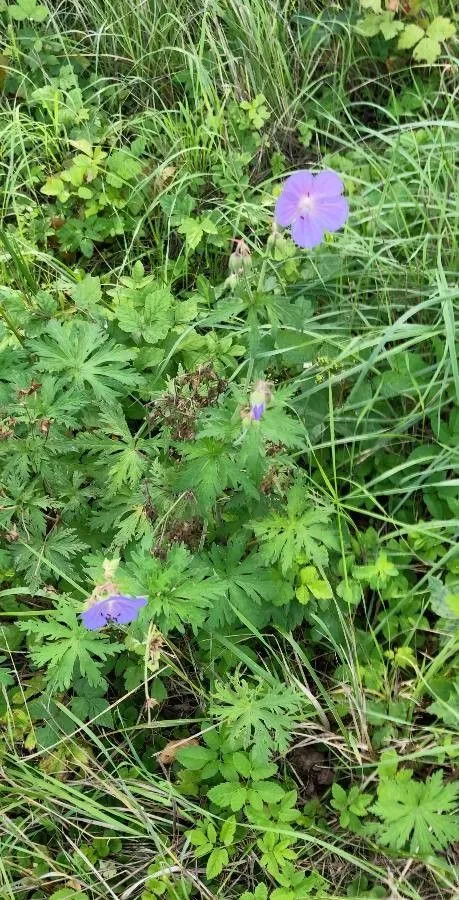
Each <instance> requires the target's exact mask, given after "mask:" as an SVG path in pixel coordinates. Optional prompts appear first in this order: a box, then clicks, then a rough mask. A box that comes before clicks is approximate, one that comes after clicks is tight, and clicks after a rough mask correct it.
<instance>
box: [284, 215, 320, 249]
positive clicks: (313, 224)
mask: <svg viewBox="0 0 459 900" xmlns="http://www.w3.org/2000/svg"><path fill="white" fill-rule="evenodd" d="M323 237H324V229H323V227H322V224H321V223H320V222H319V221H318V219H317V218H316V217H312V216H310V215H308V214H307V213H306V214H305V215H304V216H298V218H297V219H296V220H295V221H294V223H293V225H292V238H293V240H294V241H295V244H297V245H298V247H305V248H307V249H308V250H310V249H311V247H317V244H320V243H321V242H322V241H323Z"/></svg>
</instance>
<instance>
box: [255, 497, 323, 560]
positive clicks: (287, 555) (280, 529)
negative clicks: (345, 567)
mask: <svg viewBox="0 0 459 900" xmlns="http://www.w3.org/2000/svg"><path fill="white" fill-rule="evenodd" d="M286 513H287V514H286V515H285V514H283V513H281V512H273V513H272V514H271V516H270V517H269V518H266V519H262V520H261V521H255V522H252V523H251V524H252V527H253V530H254V532H255V535H256V537H257V538H258V539H259V541H260V552H261V554H262V556H263V558H264V559H265V560H266V561H267V562H272V563H275V562H277V561H278V560H279V561H280V563H281V568H282V572H283V573H284V574H286V573H287V572H288V571H289V570H290V569H291V568H292V566H293V564H294V563H295V562H297V561H299V560H300V558H301V561H302V562H307V563H309V562H312V563H313V564H314V565H315V566H317V567H319V568H320V567H322V566H325V565H326V564H327V562H328V549H329V548H333V549H336V550H337V549H338V544H337V538H336V533H335V530H334V529H333V528H332V527H331V525H330V524H329V522H330V518H331V514H332V509H331V507H325V506H317V501H315V500H314V499H313V498H312V497H311V496H310V495H308V493H307V492H306V491H305V488H304V486H303V485H302V484H296V485H294V486H293V487H292V488H291V489H290V491H289V493H288V496H287V511H286Z"/></svg>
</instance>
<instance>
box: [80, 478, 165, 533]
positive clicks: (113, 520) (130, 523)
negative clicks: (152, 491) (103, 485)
mask: <svg viewBox="0 0 459 900" xmlns="http://www.w3.org/2000/svg"><path fill="white" fill-rule="evenodd" d="M145 501H146V496H145V494H144V493H142V491H141V490H140V489H138V490H132V489H131V488H127V489H124V490H119V491H118V492H117V494H116V495H114V496H113V495H111V494H109V493H108V492H107V491H106V490H105V491H104V497H103V499H102V501H101V503H100V506H99V507H98V508H97V509H95V510H94V511H92V513H91V517H90V519H89V527H90V529H91V531H95V532H104V533H107V532H110V531H112V532H113V537H112V541H113V546H114V547H116V548H120V547H126V546H127V544H129V543H130V541H132V540H134V539H135V540H136V541H143V540H144V539H148V540H149V542H150V546H151V541H152V539H153V527H152V523H151V520H150V518H149V515H148V512H147V509H146V507H145Z"/></svg>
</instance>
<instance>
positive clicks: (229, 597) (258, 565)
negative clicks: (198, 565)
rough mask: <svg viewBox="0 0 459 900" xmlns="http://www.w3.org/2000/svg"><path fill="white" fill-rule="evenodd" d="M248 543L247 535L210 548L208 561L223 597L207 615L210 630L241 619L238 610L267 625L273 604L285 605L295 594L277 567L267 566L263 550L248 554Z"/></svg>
mask: <svg viewBox="0 0 459 900" xmlns="http://www.w3.org/2000/svg"><path fill="white" fill-rule="evenodd" d="M245 545H246V540H245V538H244V539H242V540H234V541H231V542H229V543H228V545H227V546H226V547H221V546H218V545H217V544H214V545H213V546H212V547H211V549H210V552H209V555H208V560H209V563H210V565H211V566H212V568H213V570H214V572H215V575H216V576H217V578H218V584H219V587H220V596H219V599H218V600H216V601H215V602H214V603H213V604H212V606H211V608H210V610H209V613H208V615H207V618H206V624H207V627H208V628H210V629H217V628H219V627H221V626H222V625H224V624H228V625H229V624H232V623H233V622H237V621H238V613H240V614H241V616H242V617H243V618H244V619H247V620H248V621H249V622H252V624H253V625H255V627H257V628H263V627H264V626H265V625H267V624H268V622H269V621H270V619H271V614H272V605H273V604H274V605H278V606H280V605H283V604H285V603H288V601H289V600H290V599H291V597H292V588H291V585H290V584H289V583H288V582H287V581H286V580H285V579H283V578H282V577H281V575H280V573H279V572H278V571H277V569H275V568H273V567H271V566H266V565H265V564H264V560H263V559H262V558H261V555H260V554H259V553H251V554H249V555H248V556H244V554H245Z"/></svg>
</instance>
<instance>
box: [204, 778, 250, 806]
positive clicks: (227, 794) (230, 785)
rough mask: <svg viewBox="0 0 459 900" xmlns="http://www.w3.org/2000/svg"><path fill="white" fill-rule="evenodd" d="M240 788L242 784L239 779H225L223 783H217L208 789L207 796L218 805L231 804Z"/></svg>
mask: <svg viewBox="0 0 459 900" xmlns="http://www.w3.org/2000/svg"><path fill="white" fill-rule="evenodd" d="M240 789H241V785H240V784H239V782H238V781H230V782H228V781H224V782H222V784H216V785H215V787H212V788H210V790H209V791H207V796H208V798H209V800H211V801H212V803H215V805H216V806H221V807H225V806H231V802H232V799H233V797H234V795H235V794H236V793H237V792H238V791H240ZM244 790H245V789H244ZM243 802H244V801H243ZM243 802H242V803H241V806H242V805H243Z"/></svg>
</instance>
